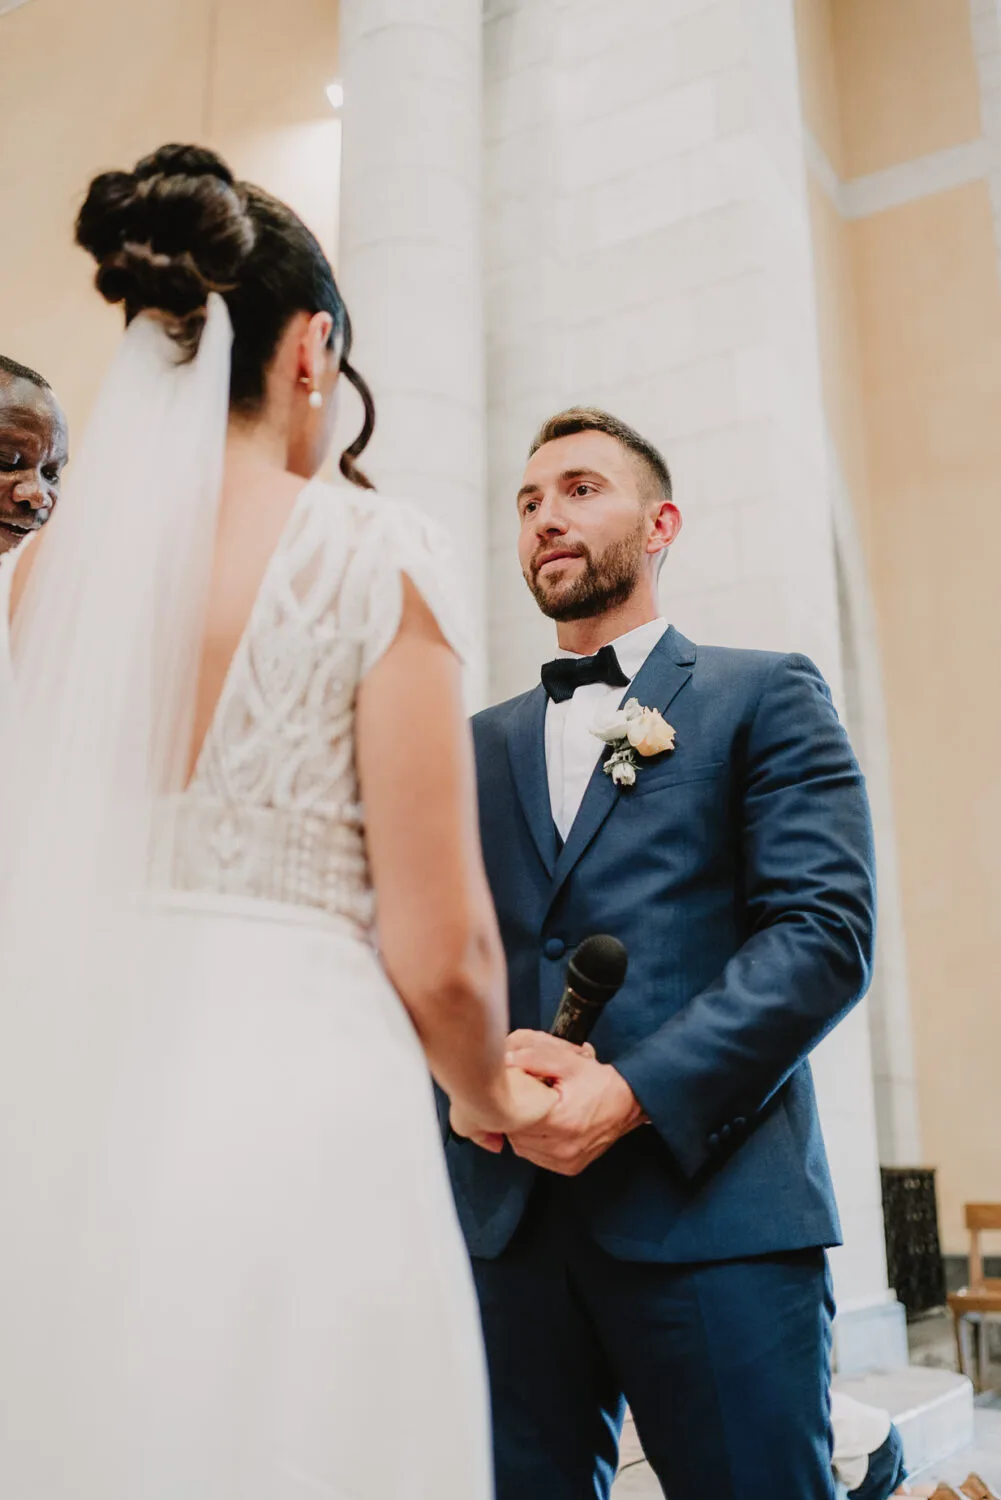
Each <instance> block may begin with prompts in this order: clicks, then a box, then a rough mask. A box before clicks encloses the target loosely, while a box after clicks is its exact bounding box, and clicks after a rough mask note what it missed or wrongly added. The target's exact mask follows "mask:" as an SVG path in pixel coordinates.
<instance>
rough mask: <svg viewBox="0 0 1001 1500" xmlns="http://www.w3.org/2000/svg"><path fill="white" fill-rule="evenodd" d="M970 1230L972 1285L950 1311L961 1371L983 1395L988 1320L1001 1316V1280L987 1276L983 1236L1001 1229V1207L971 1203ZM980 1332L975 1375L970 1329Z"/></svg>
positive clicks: (954, 1296) (953, 1299)
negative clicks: (989, 1231) (982, 1244)
mask: <svg viewBox="0 0 1001 1500" xmlns="http://www.w3.org/2000/svg"><path fill="white" fill-rule="evenodd" d="M966 1227H967V1229H968V1230H969V1231H970V1284H969V1286H965V1287H963V1289H962V1291H960V1292H951V1293H950V1295H949V1299H948V1300H949V1308H950V1311H951V1312H952V1317H953V1323H954V1325H955V1329H956V1349H957V1352H958V1354H959V1368H960V1370H961V1371H962V1372H963V1374H964V1375H968V1376H969V1378H970V1379H971V1380H972V1381H973V1384H974V1388H975V1389H976V1390H978V1391H982V1390H984V1389H985V1388H986V1386H987V1384H988V1375H987V1319H988V1318H989V1317H990V1316H991V1315H992V1314H996V1315H998V1316H1001V1279H999V1278H997V1277H989V1276H985V1275H984V1257H983V1254H982V1253H981V1249H980V1236H981V1234H983V1233H984V1231H985V1230H988V1229H1001V1203H968V1204H967V1205H966ZM973 1325H975V1326H976V1329H977V1373H976V1374H974V1373H973V1352H972V1350H971V1348H970V1329H971V1327H972V1326H973Z"/></svg>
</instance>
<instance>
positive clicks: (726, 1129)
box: [720, 1125, 733, 1141]
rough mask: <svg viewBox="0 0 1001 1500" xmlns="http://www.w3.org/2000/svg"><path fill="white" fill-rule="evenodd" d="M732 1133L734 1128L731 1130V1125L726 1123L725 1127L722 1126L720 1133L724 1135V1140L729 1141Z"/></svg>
mask: <svg viewBox="0 0 1001 1500" xmlns="http://www.w3.org/2000/svg"><path fill="white" fill-rule="evenodd" d="M732 1134H733V1131H732V1130H731V1129H730V1126H729V1125H724V1126H723V1127H722V1128H721V1130H720V1135H721V1136H722V1137H723V1139H724V1140H725V1141H728V1140H729V1139H730V1136H731V1135H732Z"/></svg>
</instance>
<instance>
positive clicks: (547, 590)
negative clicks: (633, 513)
mask: <svg viewBox="0 0 1001 1500" xmlns="http://www.w3.org/2000/svg"><path fill="white" fill-rule="evenodd" d="M645 530H646V525H645V521H643V520H641V521H640V524H639V525H638V526H637V528H636V531H635V532H634V533H633V535H632V536H627V537H623V539H622V540H621V541H620V542H611V543H610V544H609V545H608V546H607V547H606V548H605V550H604V552H600V553H599V554H598V555H597V557H596V556H595V555H594V553H593V552H592V551H591V549H590V547H586V546H585V545H584V543H583V542H581V543H580V544H579V546H578V547H577V549H576V551H577V555H578V556H579V557H582V558H583V559H584V567H583V568H582V569H581V571H580V572H579V573H578V574H577V577H576V578H575V579H574V580H573V582H572V583H569V584H566V585H563V586H561V585H560V584H559V583H556V584H555V586H552V587H547V586H546V584H545V583H544V582H540V580H539V570H538V564H537V563H536V562H533V563H531V564H530V567H529V571H528V572H527V573H526V574H525V582H526V583H527V584H528V586H529V588H530V589H531V591H532V594H533V595H534V597H535V602H536V604H537V605H538V606H539V608H540V609H541V611H542V613H543V614H544V615H546V616H548V618H549V619H550V620H556V621H557V623H563V622H564V621H567V620H590V619H593V618H594V617H595V616H596V615H603V614H607V612H608V611H609V610H610V609H617V608H618V606H619V605H620V604H625V602H626V600H627V599H628V598H629V597H630V596H631V595H632V594H633V593H634V591H635V589H636V586H637V584H638V583H639V579H640V572H641V569H642V566H643V537H644V533H645Z"/></svg>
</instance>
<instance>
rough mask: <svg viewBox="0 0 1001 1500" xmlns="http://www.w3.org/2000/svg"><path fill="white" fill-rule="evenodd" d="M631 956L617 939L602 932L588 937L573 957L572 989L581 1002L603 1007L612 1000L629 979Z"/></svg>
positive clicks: (570, 968)
mask: <svg viewBox="0 0 1001 1500" xmlns="http://www.w3.org/2000/svg"><path fill="white" fill-rule="evenodd" d="M628 965H629V955H628V954H627V953H626V950H625V948H624V946H623V945H622V943H620V942H619V940H618V938H614V937H609V936H608V934H607V933H604V932H599V933H596V934H595V936H594V937H589V938H585V939H584V941H583V942H582V943H581V945H580V947H579V948H576V949H575V950H574V952H573V954H572V955H571V958H570V964H569V971H568V978H569V981H570V988H571V989H572V990H573V991H574V992H575V994H578V995H580V997H581V999H582V1000H591V1001H593V1002H594V1003H595V1004H598V1005H601V1004H603V1003H604V1002H605V1001H606V1000H611V998H612V996H613V995H614V994H615V992H616V990H617V989H619V987H620V986H621V984H622V981H623V980H624V979H625V977H626V969H627V967H628Z"/></svg>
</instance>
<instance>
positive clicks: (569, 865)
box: [543, 625, 695, 900]
mask: <svg viewBox="0 0 1001 1500" xmlns="http://www.w3.org/2000/svg"><path fill="white" fill-rule="evenodd" d="M694 664H695V647H694V646H693V645H692V643H691V641H687V640H686V639H685V637H684V636H683V635H681V634H680V633H679V632H678V631H677V630H675V629H674V626H673V625H671V626H668V628H667V630H666V631H665V632H664V634H663V635H662V636H661V638H660V640H659V641H658V642H657V644H656V646H655V647H654V648H653V650H652V651H651V652H650V655H649V656H648V657H647V659H646V661H645V662H644V663H643V665H642V667H641V668H640V670H639V671H638V672H637V674H636V676H635V677H634V678H633V680H632V682H631V683H630V685H629V687H628V688H627V689H626V691H625V692H624V693H623V695H622V702H623V703H625V702H626V701H627V700H628V699H630V698H638V699H639V701H640V703H641V704H642V705H643V707H644V708H659V709H660V711H661V713H665V712H666V710H667V708H668V707H669V706H670V704H671V702H672V701H673V700H674V698H676V697H677V695H678V693H680V691H681V689H682V688H683V687H684V685H685V683H686V682H687V681H688V679H689V677H691V675H692V667H693V666H694ZM543 712H544V710H543ZM544 758H545V757H544V756H543V759H544ZM604 760H605V757H604V756H602V757H601V759H600V760H599V761H598V764H597V765H596V766H595V768H594V771H593V773H592V776H591V780H590V781H589V782H588V784H587V790H586V791H585V793H584V800H583V802H582V803H581V805H580V810H579V812H578V813H577V816H576V818H575V819H574V823H573V827H572V828H571V829H570V833H569V836H568V838H567V841H566V843H565V844H564V846H563V849H562V851H561V853H560V855H559V857H558V858H557V860H556V868H555V871H554V872H553V892H552V895H553V899H554V900H555V898H556V896H557V895H558V894H559V891H560V888H561V886H562V885H563V883H564V881H565V880H566V879H567V876H568V875H569V874H570V872H571V870H573V868H574V866H575V865H576V864H577V862H578V861H579V859H580V858H581V856H582V854H583V853H584V852H585V850H586V849H587V848H588V846H589V845H590V844H591V843H592V842H593V840H594V838H595V835H596V834H597V833H598V831H599V830H600V828H601V826H602V824H603V823H604V822H605V819H606V818H607V817H608V816H609V814H610V813H611V811H612V809H613V808H614V807H615V805H616V804H617V802H618V800H619V798H620V797H622V796H626V797H628V796H629V792H628V790H626V791H625V792H623V791H620V790H619V788H618V787H617V786H616V785H615V783H614V782H613V780H612V778H611V776H607V775H606V774H605V769H604ZM640 774H641V775H642V772H640ZM547 807H548V796H547ZM549 821H550V822H552V816H551V815H550V818H549Z"/></svg>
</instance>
